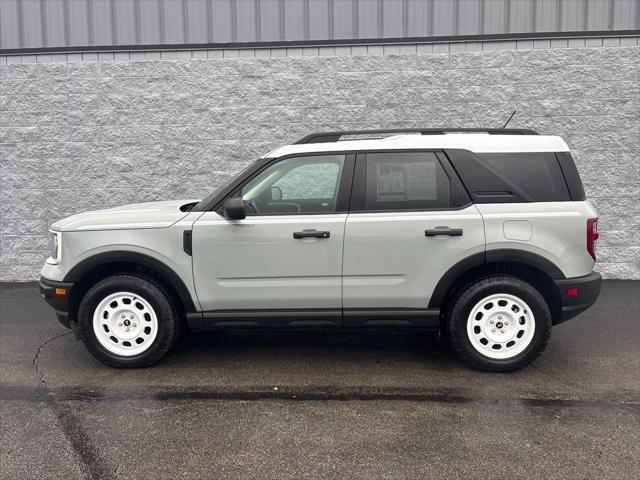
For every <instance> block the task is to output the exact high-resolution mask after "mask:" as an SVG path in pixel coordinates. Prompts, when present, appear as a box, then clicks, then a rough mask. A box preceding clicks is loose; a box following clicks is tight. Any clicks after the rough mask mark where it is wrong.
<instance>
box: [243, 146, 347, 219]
mask: <svg viewBox="0 0 640 480" xmlns="http://www.w3.org/2000/svg"><path fill="white" fill-rule="evenodd" d="M343 164H344V155H315V156H310V157H297V158H288V159H285V160H282V161H280V162H277V163H276V164H274V165H271V166H270V167H268V168H267V169H265V170H264V171H263V172H261V173H260V174H259V175H257V176H256V177H255V178H253V179H252V180H251V181H249V182H248V183H247V184H246V185H245V186H244V188H243V189H242V192H241V196H242V200H243V201H244V202H245V207H246V210H247V215H283V214H305V213H331V212H333V211H335V204H336V196H337V192H338V183H339V181H340V176H341V173H342V166H343Z"/></svg>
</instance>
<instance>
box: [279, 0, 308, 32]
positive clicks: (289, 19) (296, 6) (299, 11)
mask: <svg viewBox="0 0 640 480" xmlns="http://www.w3.org/2000/svg"><path fill="white" fill-rule="evenodd" d="M283 8H284V11H283V14H284V32H285V38H286V39H287V40H289V39H291V40H304V29H305V22H304V15H305V13H304V11H305V6H304V2H302V1H300V0H285V1H284V3H283Z"/></svg>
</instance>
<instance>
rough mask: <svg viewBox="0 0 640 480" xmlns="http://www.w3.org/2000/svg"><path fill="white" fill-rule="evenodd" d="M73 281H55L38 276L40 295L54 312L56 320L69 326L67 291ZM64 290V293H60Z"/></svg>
mask: <svg viewBox="0 0 640 480" xmlns="http://www.w3.org/2000/svg"><path fill="white" fill-rule="evenodd" d="M72 286H73V283H68V282H56V281H54V280H49V279H47V278H44V277H40V295H41V296H42V298H44V300H45V302H47V303H48V304H49V305H50V306H51V307H52V308H53V309H54V310H55V312H56V316H57V317H58V321H59V322H60V323H61V324H62V325H64V326H65V327H67V328H71V322H70V321H69V292H70V291H71V287H72ZM63 291H64V293H62V292H63Z"/></svg>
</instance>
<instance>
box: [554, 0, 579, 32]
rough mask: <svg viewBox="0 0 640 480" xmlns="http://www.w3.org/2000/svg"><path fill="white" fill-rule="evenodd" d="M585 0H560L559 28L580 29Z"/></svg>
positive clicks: (568, 30) (564, 29)
mask: <svg viewBox="0 0 640 480" xmlns="http://www.w3.org/2000/svg"><path fill="white" fill-rule="evenodd" d="M584 2H585V0H562V7H561V8H562V19H561V24H560V30H563V31H567V32H572V31H576V30H582V27H583V23H584Z"/></svg>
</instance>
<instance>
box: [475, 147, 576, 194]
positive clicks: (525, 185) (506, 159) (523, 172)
mask: <svg viewBox="0 0 640 480" xmlns="http://www.w3.org/2000/svg"><path fill="white" fill-rule="evenodd" d="M478 156H479V157H480V158H481V159H482V161H483V162H484V163H485V164H486V165H487V166H489V168H490V169H491V170H492V171H493V172H494V173H495V174H496V175H497V176H499V177H502V178H503V179H504V180H505V181H506V183H507V184H510V185H511V187H516V188H513V190H518V189H519V190H521V191H522V192H524V194H525V196H526V197H529V198H527V199H526V200H529V201H533V202H557V201H565V200H569V199H570V198H569V190H568V189H567V184H566V182H565V179H564V176H563V174H562V170H561V169H560V165H559V164H558V160H557V158H556V156H555V154H554V153H480V154H478Z"/></svg>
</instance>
